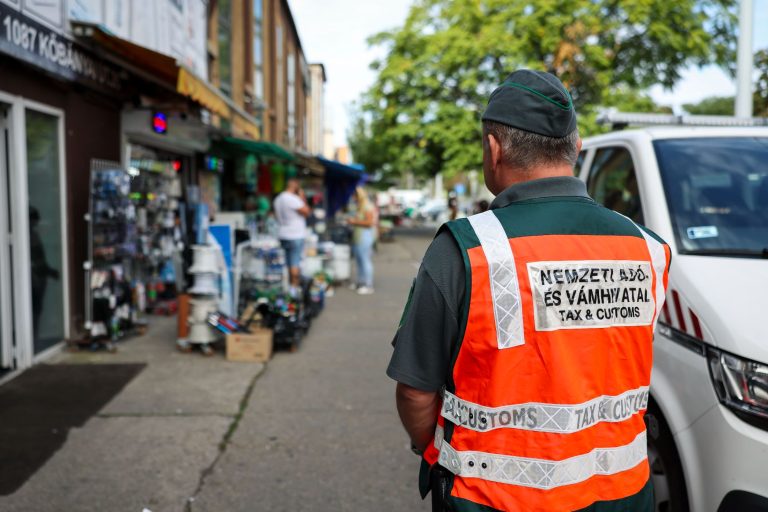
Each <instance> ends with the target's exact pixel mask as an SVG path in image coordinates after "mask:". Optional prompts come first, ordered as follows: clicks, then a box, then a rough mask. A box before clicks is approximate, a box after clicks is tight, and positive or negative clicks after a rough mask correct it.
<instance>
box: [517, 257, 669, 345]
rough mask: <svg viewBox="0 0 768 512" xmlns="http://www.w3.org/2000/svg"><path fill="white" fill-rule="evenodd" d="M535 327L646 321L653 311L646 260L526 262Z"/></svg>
mask: <svg viewBox="0 0 768 512" xmlns="http://www.w3.org/2000/svg"><path fill="white" fill-rule="evenodd" d="M528 278H529V280H530V283H531V292H532V295H533V303H534V319H535V323H536V330H537V331H555V330H558V329H586V328H595V327H612V326H619V325H624V326H633V325H650V324H651V322H652V320H653V314H654V312H655V305H654V302H653V300H654V299H653V293H652V290H653V288H652V285H653V271H652V270H651V264H650V263H649V262H647V261H591V260H589V261H538V262H533V263H528Z"/></svg>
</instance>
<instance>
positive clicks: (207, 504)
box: [192, 237, 429, 512]
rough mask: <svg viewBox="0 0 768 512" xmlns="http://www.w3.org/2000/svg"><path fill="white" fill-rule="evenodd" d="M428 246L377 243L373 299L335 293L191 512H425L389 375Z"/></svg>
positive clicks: (264, 391) (282, 362)
mask: <svg viewBox="0 0 768 512" xmlns="http://www.w3.org/2000/svg"><path fill="white" fill-rule="evenodd" d="M427 240H428V239H426V238H423V237H422V238H406V239H402V238H401V239H398V243H394V244H382V245H381V247H380V251H379V254H378V256H377V258H376V260H375V265H376V293H375V294H374V295H371V296H363V297H360V296H358V295H356V294H354V293H353V292H351V291H348V290H339V291H338V292H337V294H336V296H335V297H333V298H332V299H331V300H330V301H329V302H328V306H327V307H326V310H325V312H324V313H323V314H322V315H321V316H320V318H318V319H317V320H316V321H315V323H314V324H313V326H312V330H311V331H310V334H309V336H308V337H307V339H306V342H305V344H304V346H303V347H302V348H301V350H300V351H299V352H298V353H296V354H285V353H283V354H277V355H276V357H275V358H274V359H273V360H272V361H271V362H270V363H269V366H268V368H267V370H266V372H265V374H264V375H263V376H262V377H261V378H260V379H259V381H258V383H257V385H256V387H255V389H254V392H253V395H252V396H251V399H250V402H249V406H248V408H247V409H246V411H245V413H244V415H243V418H242V420H241V421H240V424H239V426H238V429H237V431H236V432H235V434H234V435H233V437H232V439H231V442H230V444H229V446H228V447H227V449H226V451H225V452H224V454H223V455H222V457H221V459H220V460H219V462H218V463H217V464H216V465H215V467H214V468H213V471H212V472H211V474H210V475H208V476H207V477H206V478H205V480H204V482H203V486H202V489H201V491H200V493H199V494H198V495H197V496H196V498H195V501H194V503H193V504H192V511H194V512H214V511H222V510H227V511H231V512H236V511H243V512H244V511H253V510H270V511H276V512H277V511H329V512H330V511H371V512H375V511H382V512H384V511H392V510H407V511H416V510H428V508H429V507H428V503H426V502H422V501H421V499H420V498H419V496H418V491H417V487H416V482H417V475H418V467H419V460H418V457H416V456H414V455H413V454H412V453H411V451H410V448H409V442H408V440H407V436H406V434H405V431H404V430H403V429H402V427H401V425H400V422H399V419H398V417H397V412H396V411H395V403H394V388H395V385H394V382H392V381H391V380H390V379H389V378H387V376H386V375H385V373H384V371H385V369H386V365H387V363H388V362H389V356H390V354H391V350H392V348H391V345H390V342H391V340H392V335H393V334H394V331H395V329H396V327H397V323H398V321H399V319H400V314H401V313H402V308H403V306H404V302H405V300H406V298H407V293H408V288H409V286H410V283H411V280H412V279H413V277H414V276H415V274H416V269H417V264H418V258H420V257H421V253H423V250H424V248H425V246H426V241H427Z"/></svg>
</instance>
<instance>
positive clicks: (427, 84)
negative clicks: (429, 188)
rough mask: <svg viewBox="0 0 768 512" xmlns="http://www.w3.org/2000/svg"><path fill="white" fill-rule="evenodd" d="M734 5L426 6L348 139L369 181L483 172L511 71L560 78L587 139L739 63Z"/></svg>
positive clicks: (438, 1)
mask: <svg viewBox="0 0 768 512" xmlns="http://www.w3.org/2000/svg"><path fill="white" fill-rule="evenodd" d="M735 3H736V2H735V0H706V1H696V0H621V1H619V0H537V1H533V2H531V1H522V0H417V1H416V2H415V3H414V5H413V6H412V8H411V11H410V13H409V15H408V17H407V19H406V21H405V24H404V25H403V26H402V27H401V28H400V29H398V30H395V31H390V32H383V33H380V34H376V35H374V36H372V37H371V38H370V40H369V42H370V43H371V44H373V45H382V46H384V47H386V48H388V49H389V54H388V56H387V57H386V59H385V60H383V61H382V62H376V63H374V64H373V65H372V67H373V69H375V70H376V71H377V72H378V77H377V80H376V82H375V83H374V85H373V86H372V87H371V89H370V90H369V91H368V92H367V93H366V94H365V95H364V97H363V98H362V103H361V105H360V106H359V112H358V117H357V123H358V124H356V125H355V128H354V129H353V130H352V133H350V134H349V138H350V141H351V146H352V149H353V152H354V154H355V158H356V159H357V160H358V161H361V162H362V163H364V164H366V166H367V167H368V169H369V170H371V171H373V172H376V171H383V172H386V173H390V174H396V175H397V174H400V173H403V172H407V171H412V172H414V173H416V174H421V175H425V176H426V175H433V174H435V173H437V172H440V171H442V172H444V173H446V174H447V175H448V176H449V177H450V176H451V175H453V174H456V173H460V172H463V171H469V170H473V169H475V170H476V169H479V168H480V167H481V164H482V151H481V144H480V142H481V140H480V136H481V131H480V130H481V128H480V115H481V113H482V111H483V109H484V108H485V103H486V101H487V98H488V95H489V94H490V92H491V91H492V90H493V89H494V88H495V87H496V86H497V85H498V84H499V83H500V82H502V81H503V80H504V78H505V77H506V76H507V75H508V74H509V73H510V72H511V71H513V70H514V69H518V68H522V67H527V68H532V69H540V70H545V71H549V72H552V73H554V74H556V75H557V76H558V77H560V79H561V80H563V82H564V83H565V84H566V86H567V87H568V88H569V89H570V91H571V93H572V95H573V98H574V102H575V104H576V107H577V110H578V112H579V114H580V126H581V128H582V131H583V133H584V134H589V133H592V132H593V130H595V129H596V126H595V125H594V123H593V122H592V120H593V119H594V114H593V113H594V111H595V108H596V107H597V106H598V105H604V106H617V107H620V108H624V107H626V106H628V107H629V108H630V109H632V110H634V111H638V110H640V111H643V110H645V111H648V110H656V109H657V108H658V107H657V106H656V105H654V104H653V102H652V101H650V99H649V98H648V97H647V96H644V95H642V94H638V93H637V91H642V90H644V89H645V88H647V87H648V86H650V85H652V84H656V83H661V84H663V85H665V86H668V87H670V86H672V85H673V84H674V83H675V81H676V80H678V79H679V76H680V72H681V71H682V70H683V69H684V68H685V67H687V66H689V65H691V64H703V63H708V62H716V63H719V64H726V63H728V62H730V59H732V56H733V50H734V38H733V34H734V22H735V20H734V11H733V7H734V5H735Z"/></svg>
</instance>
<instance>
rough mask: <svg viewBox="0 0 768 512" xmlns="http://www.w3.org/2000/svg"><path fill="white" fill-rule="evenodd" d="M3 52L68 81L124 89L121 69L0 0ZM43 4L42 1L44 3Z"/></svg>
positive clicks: (0, 37)
mask: <svg viewBox="0 0 768 512" xmlns="http://www.w3.org/2000/svg"><path fill="white" fill-rule="evenodd" d="M0 1H1V2H2V3H0V53H4V54H7V55H10V56H11V57H14V58H17V59H19V60H22V61H24V62H27V63H29V64H32V65H34V66H37V67H40V68H42V69H44V70H46V71H48V72H50V73H52V74H53V75H55V76H57V77H59V78H62V79H64V80H69V81H74V82H82V83H84V84H86V85H89V86H91V87H95V88H98V89H112V90H119V89H120V69H119V68H118V67H116V66H113V65H112V64H109V63H107V62H106V61H104V60H102V59H100V58H98V57H97V56H96V55H95V54H94V53H93V52H91V51H90V50H88V49H87V48H85V47H84V46H82V45H80V44H78V43H76V42H75V41H72V40H71V39H69V38H68V37H66V36H65V35H64V34H63V33H61V32H60V31H57V30H53V29H51V28H49V27H47V26H46V25H43V24H42V23H40V22H38V21H35V20H34V19H33V18H32V17H31V16H28V15H26V14H25V13H24V12H22V11H21V10H20V8H19V7H11V6H10V5H9V4H8V3H7V2H6V1H4V0H0ZM41 5H42V3H41Z"/></svg>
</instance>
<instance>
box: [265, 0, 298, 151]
mask: <svg viewBox="0 0 768 512" xmlns="http://www.w3.org/2000/svg"><path fill="white" fill-rule="evenodd" d="M253 5H254V13H255V14H254V20H257V19H259V18H258V12H259V7H260V8H261V18H260V21H259V24H260V27H261V45H260V48H261V55H256V54H254V59H253V61H254V63H260V65H261V67H260V68H258V67H256V66H254V71H253V72H254V74H255V75H256V74H258V73H261V75H260V76H261V77H262V79H263V81H264V83H263V93H264V95H263V98H261V99H262V101H263V104H264V110H263V114H262V119H263V121H262V122H263V126H264V140H267V141H270V142H275V143H277V144H281V145H283V146H286V147H288V148H290V149H301V150H307V149H308V146H307V144H308V131H309V122H308V112H307V97H308V96H309V94H310V90H311V82H310V73H309V66H308V64H307V60H306V58H305V56H304V50H303V49H302V46H301V40H300V39H299V33H298V31H297V30H296V24H295V23H294V20H293V15H292V14H291V10H290V8H289V6H288V2H287V0H254V2H253ZM256 25H257V22H256V21H254V26H256ZM255 36H258V34H255ZM257 40H258V38H257V37H254V50H255V49H256V47H257V46H259V45H258V42H257ZM260 87H261V84H258V85H257V86H256V87H255V90H257V89H258V88H260Z"/></svg>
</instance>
